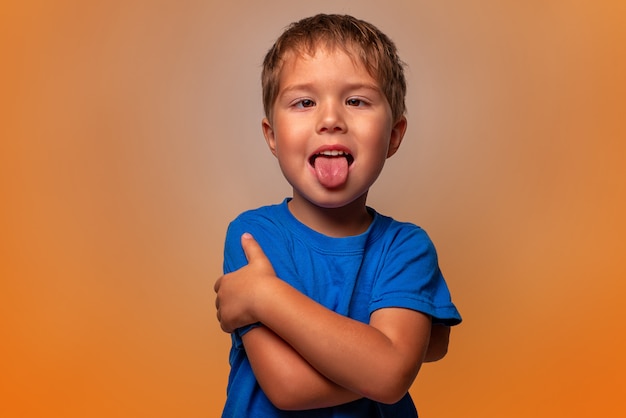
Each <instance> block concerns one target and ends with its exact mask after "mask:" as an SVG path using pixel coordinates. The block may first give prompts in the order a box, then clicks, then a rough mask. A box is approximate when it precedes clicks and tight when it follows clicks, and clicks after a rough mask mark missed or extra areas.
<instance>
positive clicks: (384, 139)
mask: <svg viewBox="0 0 626 418" xmlns="http://www.w3.org/2000/svg"><path fill="white" fill-rule="evenodd" d="M270 117H271V120H269V119H267V118H265V119H264V120H263V122H262V128H263V134H264V136H265V139H266V141H267V143H268V146H269V148H270V150H271V152H272V153H273V154H274V155H275V156H276V157H277V159H278V162H279V164H280V167H281V170H282V171H283V174H284V175H285V177H286V179H287V181H289V183H290V184H291V185H292V186H293V198H292V200H291V201H290V202H289V210H290V211H291V213H292V214H293V215H294V216H295V217H296V218H297V219H298V220H299V221H300V222H302V223H304V224H305V225H307V226H309V227H310V228H312V229H314V230H316V231H317V232H320V233H322V234H325V235H328V236H332V237H345V236H352V235H357V234H361V233H363V232H365V231H366V230H367V228H368V227H369V225H370V223H371V221H372V218H371V216H370V214H369V213H368V212H367V210H366V198H367V192H368V190H369V188H370V186H371V185H372V184H373V183H374V182H375V180H376V178H377V177H378V175H379V174H380V172H381V170H382V168H383V165H384V163H385V160H386V159H387V158H389V157H391V156H392V155H393V154H394V153H395V152H396V151H397V150H398V147H399V146H400V143H401V142H402V138H403V136H404V133H405V131H406V127H407V121H406V118H405V117H404V116H403V115H402V116H400V117H398V118H397V119H396V120H394V118H393V116H392V111H391V108H390V105H389V102H388V101H387V99H386V97H385V95H384V94H383V93H382V91H381V88H380V86H379V83H378V82H377V81H376V80H375V79H374V78H373V77H372V76H371V75H370V74H369V73H368V71H367V69H366V68H365V66H364V65H363V64H362V63H361V62H360V61H359V60H358V59H355V58H353V57H351V55H348V54H347V53H346V52H345V51H343V50H342V49H341V48H332V49H328V48H327V47H325V46H323V45H318V46H317V48H316V50H315V53H314V55H309V54H297V53H295V52H290V53H288V54H287V55H286V56H285V61H284V64H283V67H282V69H281V73H280V83H279V93H278V96H277V98H276V100H275V102H274V104H273V107H272V112H271V116H270ZM325 150H341V151H344V152H347V153H349V154H350V155H351V158H346V161H349V162H350V164H349V166H348V167H346V166H345V165H343V164H330V167H331V168H319V167H323V165H322V164H321V163H320V166H319V167H318V168H319V170H318V172H317V173H316V168H315V165H316V164H315V161H312V158H311V157H312V156H314V155H316V154H318V153H320V152H321V151H325ZM319 158H324V157H319ZM334 158H342V159H343V158H344V157H341V156H340V157H334ZM351 159H353V161H351ZM320 161H321V160H320ZM329 171H332V173H330V172H329ZM241 243H242V247H243V249H244V251H245V254H246V257H247V258H248V262H249V264H248V265H247V266H245V267H243V268H241V269H239V270H237V271H235V272H232V273H230V274H227V275H224V276H222V277H221V278H219V279H218V280H217V282H216V283H215V291H216V293H217V297H216V307H217V317H218V320H219V321H220V325H221V327H222V329H223V330H224V331H226V332H233V331H234V330H235V329H237V328H239V327H242V326H246V325H249V324H252V323H256V322H260V323H262V324H263V325H264V326H262V327H257V328H253V329H252V330H250V331H249V332H247V333H246V334H244V336H243V344H244V347H245V350H246V353H247V356H248V359H249V360H250V363H251V365H252V368H253V371H254V374H255V376H256V378H257V381H258V382H259V384H260V386H261V387H262V389H263V391H264V392H265V394H266V395H267V396H268V398H269V399H270V401H272V403H273V404H274V405H275V406H276V407H278V408H280V409H313V408H320V407H326V406H334V405H339V404H342V403H345V402H349V401H352V400H356V399H359V398H361V397H367V398H370V399H373V400H375V401H379V402H382V403H394V402H397V401H398V400H400V399H401V398H402V397H403V396H404V395H405V394H406V392H407V391H408V389H409V387H410V386H411V384H412V383H413V380H414V379H415V377H416V375H417V373H418V371H419V369H420V366H421V364H422V362H424V361H435V360H438V359H440V358H441V357H443V356H444V355H445V353H446V351H447V346H448V339H449V327H446V326H431V318H430V317H429V316H428V315H425V314H423V313H420V312H417V311H414V310H410V309H401V308H385V309H380V310H377V311H375V312H373V313H372V315H371V317H370V323H369V324H364V323H361V322H359V321H356V320H353V319H351V318H347V317H344V316H342V315H339V314H337V313H335V312H333V311H332V310H329V309H327V308H326V307H324V306H322V305H320V304H318V303H317V302H315V301H314V300H312V299H310V298H309V297H307V296H306V295H304V294H302V293H300V292H298V291H297V290H295V289H294V288H293V287H291V286H290V285H289V284H287V283H285V282H284V281H282V280H280V279H279V278H278V277H276V274H275V273H274V270H273V268H272V265H271V263H270V262H269V260H268V259H267V258H266V257H265V254H264V253H263V250H262V249H261V247H260V246H259V245H258V244H257V243H256V241H255V240H254V238H253V237H252V236H250V235H249V234H244V236H243V237H242V240H241ZM302 324H306V326H304V327H303V326H302Z"/></svg>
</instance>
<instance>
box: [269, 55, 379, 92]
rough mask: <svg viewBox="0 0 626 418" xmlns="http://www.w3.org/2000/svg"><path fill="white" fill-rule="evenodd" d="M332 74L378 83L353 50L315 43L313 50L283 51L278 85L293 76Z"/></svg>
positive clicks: (281, 85) (313, 77)
mask: <svg viewBox="0 0 626 418" xmlns="http://www.w3.org/2000/svg"><path fill="white" fill-rule="evenodd" d="M332 75H335V76H340V77H344V78H346V79H347V78H352V77H359V78H361V79H365V78H366V79H369V81H370V82H372V83H374V84H376V85H378V84H379V83H378V82H377V80H376V79H375V78H374V77H373V76H372V75H371V74H370V72H369V71H368V68H367V66H366V65H365V63H364V62H363V60H361V59H360V58H358V54H357V53H356V52H355V51H354V50H350V49H347V48H344V47H339V46H335V47H327V46H317V47H316V48H314V49H297V50H290V51H287V52H286V53H285V55H284V56H283V59H282V65H281V68H280V73H279V80H280V82H279V84H280V87H279V88H282V87H284V83H285V82H287V83H288V82H289V81H290V80H293V79H294V78H299V77H309V78H312V79H316V78H323V77H324V76H332Z"/></svg>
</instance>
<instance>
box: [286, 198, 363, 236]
mask: <svg viewBox="0 0 626 418" xmlns="http://www.w3.org/2000/svg"><path fill="white" fill-rule="evenodd" d="M366 198H367V193H366V194H364V195H363V196H361V197H359V198H358V199H356V200H355V201H353V202H351V203H349V204H347V205H346V206H342V207H339V208H324V207H320V206H317V205H315V204H313V203H311V202H309V201H308V200H306V199H304V198H303V197H302V196H297V195H295V194H294V197H293V199H292V200H291V201H290V202H289V210H290V212H291V213H292V214H293V216H295V217H296V219H298V220H299V221H300V222H302V223H303V224H305V225H306V226H308V227H309V228H311V229H313V230H315V231H317V232H319V233H321V234H324V235H327V236H330V237H335V238H342V237H348V236H353V235H359V234H362V233H364V232H365V231H366V230H367V228H368V227H369V226H370V224H371V223H372V216H371V215H370V213H369V212H368V211H367V207H366V206H365V201H366Z"/></svg>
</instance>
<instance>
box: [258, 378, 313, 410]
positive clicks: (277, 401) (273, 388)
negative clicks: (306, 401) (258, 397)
mask: <svg viewBox="0 0 626 418" xmlns="http://www.w3.org/2000/svg"><path fill="white" fill-rule="evenodd" d="M296 387H297V385H292V384H289V383H287V382H282V384H281V383H277V384H271V385H262V386H261V388H262V389H263V392H264V393H265V396H267V399H269V401H270V402H271V403H272V405H274V406H275V407H276V408H278V409H280V410H283V411H295V410H300V409H303V405H302V403H301V401H300V398H299V396H300V395H301V393H298V392H299V391H297V390H296Z"/></svg>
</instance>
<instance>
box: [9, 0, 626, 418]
mask: <svg viewBox="0 0 626 418" xmlns="http://www.w3.org/2000/svg"><path fill="white" fill-rule="evenodd" d="M625 4H626V3H624V2H622V1H613V2H610V1H598V2H583V1H577V0H574V1H566V0H562V1H555V0H547V1H525V2H522V1H488V0H472V1H438V2H435V1H417V2H416V1H408V0H406V1H386V2H379V1H317V2H299V1H294V0H289V1H276V0H275V1H264V2H261V1H259V2H253V1H243V0H238V1H231V2H223V3H217V2H212V1H180V2H175V1H136V0H131V1H126V0H125V1H121V0H114V1H99V2H81V1H75V0H65V1H58V2H51V1H48V2H46V1H32V0H29V1H19V2H18V1H8V2H3V3H2V5H1V6H0V48H1V49H0V53H1V57H2V58H1V59H2V65H1V66H0V68H1V69H0V72H1V77H0V97H1V99H0V100H1V102H0V103H1V105H0V106H1V107H0V137H1V145H0V193H1V195H0V199H1V200H0V202H1V204H0V211H1V217H0V237H1V238H0V277H1V282H0V341H1V342H0V351H1V353H0V415H1V416H4V417H111V416H115V417H216V416H218V415H219V411H220V409H221V405H222V403H223V401H224V396H225V385H226V377H227V372H228V366H227V354H228V347H229V339H228V336H227V335H225V334H223V333H221V332H220V330H219V327H218V324H217V322H216V320H215V316H214V308H213V291H212V285H213V282H214V280H215V279H216V278H217V277H218V276H219V274H220V272H221V262H222V254H221V253H222V241H223V236H224V232H225V228H226V225H227V223H228V222H229V221H230V220H231V219H232V218H233V217H234V216H236V215H237V214H238V213H239V212H241V211H243V210H245V209H248V208H252V207H257V206H260V205H264V204H268V203H275V202H278V201H280V200H281V199H282V198H283V197H284V196H286V195H288V194H289V192H290V190H289V188H288V187H287V186H286V184H285V182H284V180H283V179H282V177H281V175H280V172H279V170H278V167H277V165H276V163H275V161H274V159H273V157H272V156H271V155H270V153H269V151H267V149H266V147H265V143H264V141H263V139H262V136H261V130H260V119H261V117H262V111H261V99H260V88H259V73H260V63H261V59H262V57H263V55H264V53H265V51H266V50H267V49H268V48H269V47H270V45H271V43H272V42H273V40H274V39H275V38H276V36H278V34H279V33H280V31H281V30H282V28H283V27H284V26H285V25H287V24H288V23H289V22H291V21H293V20H296V19H299V18H301V17H304V16H307V15H310V14H314V13H317V12H322V11H325V12H341V13H343V12H345V13H351V14H354V15H356V16H357V17H360V18H364V19H366V20H370V21H372V22H373V23H375V24H376V25H378V26H379V27H380V28H381V29H382V30H384V31H385V32H387V33H388V34H389V35H390V36H391V37H392V38H393V39H394V40H395V41H396V43H397V45H398V47H399V49H400V52H401V55H402V57H403V58H404V60H405V61H406V62H407V64H408V65H409V70H408V80H409V86H410V88H409V90H410V92H409V97H408V107H409V123H410V125H409V131H408V134H407V136H406V138H405V142H404V144H403V146H402V148H401V149H400V152H399V154H397V155H396V156H394V157H393V158H392V159H391V160H389V163H388V165H387V166H386V168H385V171H384V172H383V175H382V177H381V178H380V180H379V182H378V183H377V184H376V185H375V187H374V188H373V190H372V191H371V198H370V202H369V203H370V204H371V205H372V206H374V207H375V208H377V209H378V210H379V211H381V212H383V213H386V214H388V215H392V216H394V217H396V218H398V219H401V220H408V221H412V222H415V223H418V224H420V225H422V226H423V227H424V228H426V229H427V230H428V232H429V233H430V235H431V236H432V238H433V240H434V241H435V243H436V245H437V247H438V250H439V254H440V259H441V265H442V268H443V270H444V273H445V275H446V277H447V280H448V283H449V285H450V287H451V289H452V291H453V296H454V300H455V302H456V303H457V304H458V306H459V308H460V309H461V311H462V313H463V315H464V319H465V322H464V323H463V324H462V326H460V327H458V328H457V329H455V330H454V332H453V336H452V344H451V350H450V353H449V355H448V357H447V358H446V359H445V360H444V361H442V362H440V363H437V364H431V365H427V366H425V367H424V368H423V371H422V372H421V373H420V376H419V378H418V381H417V382H416V383H415V385H414V387H413V388H412V393H413V395H414V397H415V399H416V401H417V404H418V407H419V408H420V411H421V413H422V415H423V416H424V417H481V418H485V417H494V418H496V417H498V418H499V417H508V418H514V417H528V416H533V417H537V416H541V417H556V416H560V417H565V416H567V417H590V416H598V417H602V416H617V415H619V414H620V412H618V411H620V410H621V411H623V399H624V396H625V395H626V393H625V392H626V388H625V384H624V373H625V372H626V364H625V360H624V352H626V344H625V340H626V338H625V337H624V325H623V323H622V317H623V312H624V310H623V306H624V303H625V302H624V293H625V290H626V289H625V288H626V285H625V284H624V278H625V277H626V267H625V263H624V255H625V254H624V253H625V251H624V250H625V245H624V235H625V233H626V222H625V221H624V213H625V211H626V199H625V198H626V196H625V191H626V173H625V169H624V158H625V157H626V145H625V144H626V142H625V140H626V127H625V125H624V115H625V111H626V102H625V97H626V82H625V81H624V74H626V25H624V21H625V19H626V6H625Z"/></svg>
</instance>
